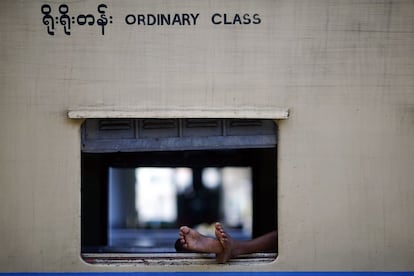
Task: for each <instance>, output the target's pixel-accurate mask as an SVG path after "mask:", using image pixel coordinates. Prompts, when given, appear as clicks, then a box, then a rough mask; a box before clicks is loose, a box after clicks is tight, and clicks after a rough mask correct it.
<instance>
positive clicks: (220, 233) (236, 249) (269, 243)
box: [215, 223, 277, 263]
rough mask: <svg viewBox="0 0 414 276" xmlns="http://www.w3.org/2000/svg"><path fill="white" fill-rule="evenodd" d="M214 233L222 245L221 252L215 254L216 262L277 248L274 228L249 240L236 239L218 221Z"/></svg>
mask: <svg viewBox="0 0 414 276" xmlns="http://www.w3.org/2000/svg"><path fill="white" fill-rule="evenodd" d="M215 234H216V237H217V239H218V240H219V241H220V243H221V245H222V246H223V252H221V253H218V254H217V262H219V263H225V262H227V261H228V260H229V259H231V258H234V257H236V256H238V255H242V254H250V253H258V252H272V251H276V248H277V231H276V230H275V231H272V232H270V233H267V234H265V235H263V236H260V237H257V238H255V239H252V240H249V241H236V240H234V239H233V238H232V237H231V236H230V235H229V234H228V233H226V232H225V231H224V229H223V227H222V225H221V224H220V223H216V231H215Z"/></svg>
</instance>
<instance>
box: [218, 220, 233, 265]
mask: <svg viewBox="0 0 414 276" xmlns="http://www.w3.org/2000/svg"><path fill="white" fill-rule="evenodd" d="M215 228H216V230H215V234H216V238H217V239H218V240H219V241H220V243H221V246H222V247H223V251H222V252H221V253H218V254H217V255H216V260H217V262H218V263H220V264H224V263H225V262H227V261H228V260H229V259H231V258H233V257H235V256H236V243H235V241H234V239H233V238H232V237H231V236H230V235H229V234H228V233H226V232H225V231H224V229H223V226H222V225H221V223H219V222H217V223H216V224H215Z"/></svg>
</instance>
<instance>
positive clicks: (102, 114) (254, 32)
mask: <svg viewBox="0 0 414 276" xmlns="http://www.w3.org/2000/svg"><path fill="white" fill-rule="evenodd" d="M0 65H1V66H0V125H1V130H0V187H1V193H0V224H1V226H0V244H1V250H0V270H1V271H2V272H142V273H145V272H159V273H163V272H206V271H207V272H239V273H241V274H243V273H244V274H249V273H253V272H257V273H258V272H280V271H413V270H414V235H413V233H414V203H413V199H414V1H407V0H395V1H392V0H372V1H351V0H255V1H251V0H226V1H219V0H121V1H113V0H111V1H109V0H108V1H96V0H92V1H74V0H67V1H60V0H59V1H55V0H53V1H41V0H34V1H23V0H17V1H14V0H5V1H1V2H0ZM148 120H149V121H148ZM151 120H152V121H151ZM114 122H115V123H114ZM148 122H152V123H154V124H156V125H157V124H158V126H160V125H161V126H165V127H166V129H167V130H165V131H166V132H164V130H162V131H161V130H160V131H159V132H156V133H158V134H151V135H152V136H151V135H150V136H145V135H146V134H145V133H144V132H145V131H147V130H148V129H152V126H151V125H147V126H148V128H147V129H145V124H146V123H148ZM246 122H247V123H246ZM262 122H264V123H263V124H262ZM268 122H271V125H268ZM170 123H171V124H172V125H171V127H170V125H169V124H170ZM202 124H205V126H207V127H206V128H203V130H202V131H201V132H197V134H195V135H194V136H191V137H190V138H186V139H181V137H183V135H181V134H182V133H187V132H186V131H189V132H191V129H190V130H189V129H187V128H185V126H191V125H192V126H196V127H197V126H200V128H202ZM259 125H260V126H262V125H266V126H269V128H267V129H266V130H264V129H263V128H260V131H255V130H254V129H256V128H255V127H258V126H259ZM94 126H97V128H98V129H99V130H104V129H109V130H114V133H116V135H118V134H119V133H125V135H126V136H122V135H121V136H122V137H121V136H120V138H119V137H118V136H117V137H116V139H129V138H125V137H129V136H128V135H129V134H128V133H127V130H128V129H129V127H132V128H133V129H134V131H135V134H137V135H141V134H142V133H144V134H145V135H144V134H143V135H141V136H140V137H144V138H145V139H147V138H148V137H149V138H148V139H150V140H148V141H149V142H148V141H147V140H145V139H144V140H140V141H139V142H137V141H135V140H134V141H132V140H128V141H126V140H117V141H120V142H119V143H118V144H116V143H114V142H113V141H112V142H111V143H109V144H105V143H106V142H105V143H101V142H99V141H101V140H99V139H101V138H100V137H101V136H99V135H107V134H99V131H96V130H93V127H94ZM141 126H144V127H142V128H141ZM216 126H217V127H219V128H220V130H221V131H222V132H223V133H225V134H226V135H224V136H225V137H224V136H223V137H221V136H220V137H214V138H211V137H210V136H209V137H210V138H209V137H207V138H206V132H203V131H204V130H205V129H213V128H214V127H216ZM231 127H240V129H241V128H243V131H238V130H237V131H236V132H237V133H236V132H234V133H236V134H234V137H236V138H234V137H233V138H231V139H230V138H228V137H230V136H231V135H228V134H229V133H230V132H231V131H233V130H232V129H231ZM111 128H112V129H111ZM170 129H174V131H176V132H174V133H179V134H180V135H178V136H179V138H180V139H178V138H171V139H170V138H168V137H169V136H168V135H167V134H165V133H167V132H168V131H169V130H170ZM238 129H239V128H238ZM257 129H259V128H257ZM141 130H142V132H140V131H141ZM157 131H158V130H157ZM211 131H212V133H213V132H214V131H213V130H211ZM85 133H86V134H85ZM96 133H98V134H96ZM105 133H106V132H105ZM108 133H109V132H108ZM140 133H141V134H140ZM154 133H155V132H154ZM241 133H244V134H243V135H244V136H243V135H242V134H241ZM245 133H247V134H245ZM164 134H165V135H167V136H168V137H167V136H165V135H164ZM85 135H89V136H85ZM91 135H92V136H93V135H95V136H93V137H95V138H96V137H98V138H97V139H98V142H97V144H93V143H91V144H87V143H85V141H86V140H88V139H89V138H90V137H91ZM108 135H109V134H108ZM114 135H115V134H114ZM157 135H159V136H157ZM254 135H259V136H254ZM178 136H177V137H178ZM184 136H185V135H184ZM241 136H243V137H242V138H240V137H241ZM85 137H86V138H85ZM88 137H89V138H88ZM105 137H106V138H102V139H103V140H105V139H109V140H110V139H115V138H114V137H113V136H112V134H111V135H109V136H105ZM166 137H167V138H166ZM185 137H187V136H185ZM237 137H238V138H237ZM246 137H249V138H248V139H247V138H246ZM163 139H164V140H163ZM203 139H204V140H203ZM229 139H230V140H229ZM90 141H91V140H88V141H87V142H88V143H89V142H90ZM105 141H107V140H105ZM125 141H126V142H125ZM171 141H174V143H172V142H171ZM258 141H259V142H258ZM92 142H93V141H92ZM235 143H239V144H237V145H238V146H235ZM255 143H256V144H255ZM257 143H259V144H260V143H261V144H260V145H258V144H257ZM269 144H271V145H272V147H273V148H272V149H271V150H270V151H267V150H262V149H258V148H269V147H270V146H269ZM119 145H121V147H120V148H119V147H118V146H119ZM161 145H162V147H164V146H165V147H166V148H162V149H161ZM203 147H204V148H203ZM245 148H249V149H247V150H246V149H245ZM252 148H254V149H252ZM212 149H214V150H215V151H214V152H213V153H212V152H211V151H210V150H212ZM187 150H190V151H191V152H192V153H194V151H193V150H197V151H195V152H196V153H197V154H199V155H197V154H195V155H192V154H187ZM123 151H125V152H123ZM137 152H140V153H139V154H140V155H139V156H140V158H144V157H145V158H146V159H145V160H146V161H145V162H147V163H145V164H144V165H146V166H153V164H158V165H159V164H161V165H162V166H167V165H166V164H165V163H162V162H161V161H159V159H157V157H160V156H164V157H168V158H166V159H168V160H173V161H172V163H169V165H168V166H171V167H174V166H183V165H186V166H190V167H191V166H193V165H194V163H193V162H195V163H197V162H202V161H200V160H207V161H208V162H210V160H212V159H213V157H212V156H214V158H216V157H217V159H216V160H215V163H214V164H216V165H217V166H224V165H232V166H233V165H237V166H239V165H243V166H245V165H246V164H250V163H249V162H255V161H252V160H256V159H257V160H259V161H257V162H258V163H255V164H256V165H253V171H254V170H255V169H258V170H259V171H256V172H259V173H256V176H257V175H259V182H260V181H261V182H266V183H267V184H263V185H265V186H264V187H267V188H266V189H265V190H264V191H263V190H261V191H260V189H258V188H257V187H258V186H257V185H258V184H255V183H253V187H256V188H253V190H254V191H256V192H253V193H255V195H256V196H255V199H254V200H253V205H254V207H253V209H254V208H256V209H255V210H261V211H260V212H259V213H263V212H266V211H265V210H266V206H268V205H269V206H272V207H271V208H273V207H274V209H272V210H273V211H272V212H270V213H269V214H270V215H268V216H267V215H266V218H263V216H262V217H260V215H257V214H256V215H253V222H252V223H253V233H254V231H258V232H260V231H265V230H266V229H265V227H267V226H269V227H276V228H277V231H278V246H277V248H276V249H277V254H270V255H266V254H262V255H260V254H256V255H254V254H253V255H251V256H245V257H243V258H239V259H237V260H233V261H230V262H228V263H226V264H217V263H215V262H214V258H212V257H211V256H206V255H205V254H198V253H194V254H188V255H186V254H185V253H184V254H179V253H175V252H169V253H163V252H155V253H154V252H152V253H151V252H147V253H144V254H143V255H140V254H141V253H139V254H128V253H130V252H115V253H113V252H110V250H109V251H108V250H107V251H105V250H104V251H105V252H103V253H102V252H100V251H99V250H101V249H102V248H106V247H105V243H106V242H108V240H107V235H108V230H107V229H106V228H105V225H106V223H107V222H108V219H109V218H110V216H111V215H108V214H107V213H106V212H107V210H106V209H105V208H106V207H108V205H110V204H112V203H108V200H109V199H108V198H109V195H110V192H108V190H105V189H106V188H105V189H103V188H102V189H101V188H99V187H101V186H99V185H101V184H100V183H101V182H100V180H101V179H105V180H108V178H110V177H108V174H107V173H108V172H107V170H106V169H105V170H103V171H102V170H101V167H99V166H98V165H96V164H103V163H99V162H106V161H105V160H109V161H108V164H118V165H119V166H122V165H125V162H127V161H128V160H132V161H131V163H128V166H129V165H131V164H136V163H137V161H136V160H137V159H136V158H135V157H136V156H135V155H134V154H136V153H137ZM141 152H142V153H141ZM183 152H184V153H183ZM228 152H230V153H231V154H232V155H231V158H230V157H229V156H230V155H227V153H228ZM245 152H248V153H249V154H250V155H249V158H247V159H246V158H245V157H242V153H245ZM263 152H266V153H264V154H263ZM233 153H234V154H233ZM94 154H95V155H94ZM206 154H207V155H206ZM262 154H263V155H262ZM114 156H115V157H114ZM131 156H132V157H131ZM134 156H135V157H134ZM142 156H144V157H142ZM205 156H209V157H205ZM243 156H244V155H243ZM269 156H270V157H269ZM111 158H112V159H111ZM134 158H135V159H134ZM203 158H204V159H203ZM226 158H227V159H226ZM232 158H233V159H232ZM238 158H239V159H238ZM166 159H163V162H164V161H165V160H166ZM90 160H93V161H90ZM139 160H142V159H139ZM177 160H180V161H177ZM217 160H218V161H217ZM268 160H271V161H269V162H270V163H269V162H268ZM95 161H96V162H95ZM190 161H191V162H190ZM207 161H206V162H207ZM111 162H115V163H111ZM116 162H118V163H116ZM134 162H135V163H134ZM140 162H141V161H140ZM160 162H161V163H160ZM208 162H207V163H206V164H207V165H206V164H204V163H203V165H204V166H210V165H211V164H210V163H208ZM246 162H247V163H246ZM272 162H273V163H272ZM105 164H107V163H105ZM139 164H141V163H139ZM257 164H260V165H257ZM105 166H107V165H105ZM108 166H109V165H108ZM131 166H132V165H131ZM194 166H195V165H194ZM105 168H107V167H105ZM260 168H261V169H262V170H260ZM93 170H96V171H94V172H93V173H91V174H89V172H90V171H93ZM110 170H112V169H110ZM111 172H113V173H116V172H117V171H116V168H115V169H113V170H112V171H111ZM253 174H254V173H253ZM260 175H262V176H260ZM263 175H266V176H265V177H264V178H263ZM100 177H101V178H100ZM260 177H262V178H260ZM90 179H92V180H90ZM257 179H258V178H257V177H256V178H254V177H253V182H256V181H257ZM88 181H91V182H88ZM88 183H95V184H96V186H88V185H92V184H88ZM95 184H94V185H95ZM255 185H256V186H255ZM266 185H267V186H266ZM87 187H92V188H91V189H89V188H87ZM94 187H95V188H96V187H98V188H96V189H95V188H94ZM105 187H106V186H105ZM88 189H89V190H88ZM94 189H95V190H94ZM100 189H101V190H100ZM85 190H88V191H87V192H85ZM108 193H109V195H108ZM264 198H266V199H264ZM261 199H262V202H260V201H261ZM100 200H102V201H100ZM102 202H103V203H102ZM260 204H261V205H260ZM102 206H103V207H102ZM260 206H261V207H260ZM257 208H259V209H257ZM260 208H261V209H260ZM102 225H104V226H102ZM263 225H265V226H263ZM266 225H267V226H266ZM102 227H104V228H102ZM260 227H264V228H260ZM85 229H86V230H85ZM151 231H152V230H149V232H148V233H150V234H151V233H152V232H151ZM174 231H175V230H174ZM177 232H178V228H177ZM95 234H96V235H95ZM101 236H102V237H103V241H102V239H101V240H100V239H99V237H101ZM173 242H174V240H172V241H171V243H173ZM96 244H98V245H99V246H101V247H99V248H100V249H99V250H97V251H96V252H93V254H92V255H88V254H90V253H91V252H90V251H88V250H86V249H84V248H85V247H87V245H96ZM276 249H275V250H276ZM112 253H113V254H112ZM114 260H115V261H114Z"/></svg>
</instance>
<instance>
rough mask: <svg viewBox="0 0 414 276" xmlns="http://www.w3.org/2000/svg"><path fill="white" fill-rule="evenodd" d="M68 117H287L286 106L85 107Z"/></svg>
mask: <svg viewBox="0 0 414 276" xmlns="http://www.w3.org/2000/svg"><path fill="white" fill-rule="evenodd" d="M68 117H69V118H70V119H88V118H250V119H256V118H258V119H274V120H275V119H287V118H288V117H289V110H288V109H287V108H248V107H240V108H238V109H235V108H233V109H232V108H210V109H208V108H176V109H165V108H162V109H156V108H149V109H131V108H119V107H116V108H93V107H90V108H88V107H85V108H79V109H72V110H69V111H68Z"/></svg>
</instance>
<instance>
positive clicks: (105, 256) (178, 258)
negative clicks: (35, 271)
mask: <svg viewBox="0 0 414 276" xmlns="http://www.w3.org/2000/svg"><path fill="white" fill-rule="evenodd" d="M276 257H277V254H276V253H255V254H248V255H241V256H238V257H237V258H233V259H231V260H229V261H228V262H227V263H226V264H227V265H252V264H263V263H270V262H272V261H274V260H275V259H276ZM82 259H83V260H84V261H85V262H87V263H89V264H103V265H113V264H114V265H122V264H142V265H211V264H217V263H216V260H215V255H214V254H207V253H206V254H204V253H158V254H122V253H117V254H114V253H84V254H82Z"/></svg>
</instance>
